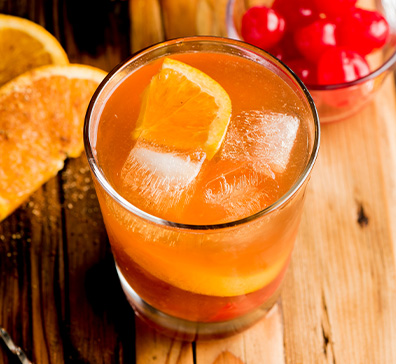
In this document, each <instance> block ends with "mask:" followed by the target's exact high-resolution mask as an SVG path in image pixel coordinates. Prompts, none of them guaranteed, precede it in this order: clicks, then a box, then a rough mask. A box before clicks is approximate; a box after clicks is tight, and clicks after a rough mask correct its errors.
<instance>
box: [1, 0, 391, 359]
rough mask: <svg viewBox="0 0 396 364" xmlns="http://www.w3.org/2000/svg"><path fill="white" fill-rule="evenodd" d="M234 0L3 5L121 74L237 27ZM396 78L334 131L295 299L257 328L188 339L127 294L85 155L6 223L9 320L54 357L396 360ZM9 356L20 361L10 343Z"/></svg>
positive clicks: (295, 278) (309, 220)
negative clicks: (149, 51)
mask: <svg viewBox="0 0 396 364" xmlns="http://www.w3.org/2000/svg"><path fill="white" fill-rule="evenodd" d="M225 3H226V1H225V0H129V1H127V0H124V1H121V0H84V1H78V0H63V1H62V0H34V1H33V0H18V1H15V0H0V12H2V13H7V14H14V15H19V16H22V17H25V18H28V19H31V20H33V21H35V22H37V23H39V24H41V25H43V26H45V27H46V28H47V29H48V30H49V31H50V32H52V33H53V34H54V35H55V36H56V37H57V38H58V39H59V40H60V41H61V43H62V45H63V46H64V47H65V49H66V51H67V53H68V55H69V57H70V60H71V61H72V62H79V63H85V64H91V65H94V66H98V67H101V68H103V69H104V70H107V71H109V70H110V69H111V68H112V67H113V66H115V65H116V64H117V63H118V62H120V61H121V60H122V59H124V58H126V57H127V56H128V55H130V54H131V53H132V52H134V51H136V50H139V49H141V48H142V47H145V46H147V45H149V44H151V43H153V42H157V41H161V40H163V39H165V38H173V37H175V36H180V35H189V34H220V35H224V34H225V30H224V6H225ZM394 83H395V80H394V78H393V77H389V78H388V79H387V81H386V83H385V84H384V85H383V87H382V88H381V90H380V92H379V93H378V95H377V96H376V98H375V100H374V101H373V102H372V103H371V104H369V105H368V106H367V107H366V108H365V109H364V110H362V111H361V112H359V113H358V114H357V115H355V116H353V117H351V118H350V119H349V120H346V121H343V122H339V123H334V124H331V125H324V126H323V128H322V144H321V151H320V154H319V159H318V161H317V164H316V167H315V169H314V172H313V175H312V178H311V183H310V185H309V188H308V191H307V200H306V208H305V212H304V216H303V219H302V223H301V229H300V233H299V236H298V241H297V245H296V249H295V252H294V256H293V260H292V264H291V267H290V269H289V271H288V274H287V276H286V280H285V284H284V289H283V293H282V297H281V299H280V301H279V302H278V304H277V305H276V306H275V307H274V308H273V310H272V311H271V312H270V314H269V315H268V317H267V318H266V319H264V320H262V321H261V322H259V323H258V324H256V325H255V326H254V327H252V328H251V329H250V330H248V331H246V332H244V333H242V334H240V335H237V336H235V337H232V338H230V339H225V340H221V341H214V342H198V343H192V344H191V343H184V342H177V341H173V340H171V339H168V338H165V337H163V336H160V335H158V334H156V333H155V332H153V331H152V330H151V329H150V328H148V327H147V326H146V325H145V324H144V323H142V322H140V321H139V320H138V319H136V318H135V317H134V315H133V313H132V310H131V309H130V307H129V306H128V304H127V302H126V300H125V299H124V296H123V293H122V291H121V288H120V285H119V283H118V279H117V276H116V273H115V271H114V265H113V261H112V257H111V252H110V248H109V244H108V241H107V237H106V233H105V230H104V226H103V223H102V220H101V214H100V211H99V206H98V203H97V200H96V196H95V191H94V189H93V185H92V182H91V178H90V174H89V169H88V165H87V162H86V160H85V157H84V156H82V157H80V158H78V159H74V160H69V161H68V162H67V164H66V167H65V168H64V170H63V171H61V172H60V173H59V175H58V176H57V177H56V178H54V179H52V180H51V181H49V182H48V183H47V184H46V185H45V186H43V188H41V189H40V190H39V191H37V192H36V193H35V194H34V195H33V196H32V197H31V198H30V199H29V201H27V202H26V203H25V204H24V205H23V206H21V208H20V209H18V210H17V211H16V212H15V213H14V214H12V215H11V216H10V217H9V218H7V219H6V220H5V221H3V222H2V223H0V326H3V327H5V328H6V329H7V330H8V331H9V333H10V334H11V336H12V338H13V339H14V341H15V343H16V344H17V345H19V346H21V347H22V348H23V349H24V350H25V352H26V353H27V355H28V357H29V358H30V359H31V360H33V361H34V362H35V363H37V364H39V363H40V364H41V363H64V362H65V363H138V364H146V363H149V364H150V363H153V364H154V363H155V364H157V363H159V364H162V363H163V364H165V363H166V364H176V363H177V364H248V363H249V364H256V363H257V364H261V363H266V364H284V363H290V364H291V363H292V364H311V363H312V364H317V363H327V364H344V363H345V364H361V363H362V364H363V363H364V364H365V363H370V364H371V363H378V364H394V363H396V256H395V251H396V99H395V88H394V86H395V85H394ZM0 363H4V364H8V363H14V364H15V363H17V361H16V360H15V358H13V357H12V356H11V355H10V354H9V353H8V352H7V351H6V348H5V345H3V344H0Z"/></svg>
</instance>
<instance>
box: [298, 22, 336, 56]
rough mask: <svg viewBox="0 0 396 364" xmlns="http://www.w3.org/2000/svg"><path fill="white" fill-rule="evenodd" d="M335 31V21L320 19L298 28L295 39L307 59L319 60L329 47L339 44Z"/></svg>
mask: <svg viewBox="0 0 396 364" xmlns="http://www.w3.org/2000/svg"><path fill="white" fill-rule="evenodd" d="M335 32H336V25H335V23H333V22H331V21H329V20H327V19H319V20H317V21H315V22H313V23H312V24H310V25H307V26H305V27H303V28H301V29H298V30H297V31H296V33H295V35H294V40H295V42H296V46H297V49H298V50H299V51H300V52H301V54H302V55H303V56H304V57H305V58H306V59H308V60H310V61H312V62H317V61H318V60H319V58H320V56H321V55H322V54H323V53H324V52H325V51H326V50H327V49H329V48H331V47H335V46H336V45H337V42H336V35H335Z"/></svg>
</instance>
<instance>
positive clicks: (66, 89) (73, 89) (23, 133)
mask: <svg viewBox="0 0 396 364" xmlns="http://www.w3.org/2000/svg"><path fill="white" fill-rule="evenodd" d="M105 75H106V73H105V72H104V71H102V70H99V69H96V68H93V67H90V66H83V65H67V66H54V65H52V66H43V67H40V68H37V69H35V70H32V71H29V72H26V73H24V74H23V75H21V76H19V77H17V78H15V79H13V80H12V81H10V82H8V83H7V84H5V85H4V86H3V87H1V88H0V221H1V220H2V219H4V218H5V217H6V216H7V215H9V214H10V213H11V212H12V211H13V210H14V209H15V208H17V207H18V206H19V205H20V204H21V203H22V202H23V201H24V200H25V199H26V198H27V197H28V196H29V195H30V194H31V193H32V192H33V191H35V190H36V189H38V188H39V187H40V186H41V185H42V184H43V183H44V182H46V181H47V180H49V179H50V178H51V177H53V176H54V175H56V174H57V172H58V171H59V170H60V169H62V167H63V164H64V160H65V158H66V157H67V156H71V157H77V156H78V155H80V154H81V152H82V150H83V140H82V133H83V123H84V116H85V112H86V109H87V107H88V104H89V101H90V99H91V97H92V95H93V93H94V91H95V89H96V88H97V86H98V84H99V83H100V82H101V80H102V79H103V78H104V76H105Z"/></svg>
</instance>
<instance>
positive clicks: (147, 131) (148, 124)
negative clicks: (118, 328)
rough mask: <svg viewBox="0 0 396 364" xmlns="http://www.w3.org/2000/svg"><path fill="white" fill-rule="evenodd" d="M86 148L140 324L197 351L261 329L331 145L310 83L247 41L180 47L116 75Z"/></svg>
mask: <svg viewBox="0 0 396 364" xmlns="http://www.w3.org/2000/svg"><path fill="white" fill-rule="evenodd" d="M85 137H86V140H85V141H86V149H87V155H88V158H89V161H90V165H91V167H92V170H93V174H94V176H95V186H96V189H97V193H98V198H99V202H100V205H101V209H102V212H103V218H104V221H105V225H106V229H107V232H108V235H109V239H110V243H111V246H112V251H113V254H114V257H115V261H116V265H117V271H118V273H119V276H120V279H121V283H122V286H123V288H124V291H125V293H126V295H127V297H128V299H129V300H130V302H131V303H132V305H133V306H134V308H135V310H136V312H137V313H138V314H140V315H142V316H143V317H144V318H145V319H147V320H148V321H150V322H152V323H154V324H155V325H157V326H159V327H161V328H162V329H164V331H168V332H170V331H173V332H178V333H179V336H180V337H184V338H190V339H191V338H196V337H211V336H216V335H219V334H224V333H229V332H233V331H238V330H240V329H243V328H245V327H246V326H248V325H250V324H251V323H253V322H254V321H256V320H257V319H258V318H259V317H261V316H262V315H263V313H264V312H265V311H266V310H267V309H268V308H269V307H270V306H271V305H272V304H273V302H274V300H275V299H276V294H277V292H278V289H279V286H280V283H281V281H282V279H283V276H284V273H285V270H286V268H287V266H288V263H289V260H290V256H291V253H292V249H293V245H294V241H295V238H296V234H297V229H298V225H299V221H300V217H301V211H302V205H303V195H304V190H305V186H306V182H307V177H308V175H309V173H310V170H311V168H312V166H313V163H314V161H315V158H316V155H317V151H318V145H319V124H318V119H317V115H316V111H315V108H314V106H313V103H312V101H311V99H310V96H309V94H308V93H307V91H306V90H305V88H304V87H303V86H302V85H301V84H300V82H299V81H298V80H297V79H296V78H295V77H294V76H293V75H292V74H291V73H290V72H289V71H288V70H287V69H286V68H285V67H284V66H283V65H282V64H280V63H279V62H278V61H277V60H275V59H274V58H272V57H271V56H269V55H268V54H266V53H265V52H262V51H260V50H258V49H256V48H254V47H251V46H248V45H244V44H242V43H239V42H235V41H231V40H224V39H223V40H222V39H216V38H210V37H203V38H186V39H183V40H182V41H180V40H179V41H177V40H176V41H169V42H166V43H163V44H160V45H157V46H154V47H152V48H150V49H147V50H145V51H143V52H141V53H139V54H137V55H135V56H134V57H132V59H130V60H129V61H127V62H126V63H125V64H124V65H122V66H120V67H118V68H117V69H116V70H115V71H113V72H112V74H111V76H110V77H109V78H108V79H107V80H106V81H105V83H104V84H103V85H102V86H101V87H100V89H99V90H98V92H97V94H96V96H95V97H94V99H93V102H92V103H91V106H90V109H89V111H88V114H87V123H86V128H85Z"/></svg>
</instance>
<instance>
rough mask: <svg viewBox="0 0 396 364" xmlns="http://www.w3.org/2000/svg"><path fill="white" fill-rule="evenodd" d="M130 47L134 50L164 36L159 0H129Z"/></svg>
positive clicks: (160, 39)
mask: <svg viewBox="0 0 396 364" xmlns="http://www.w3.org/2000/svg"><path fill="white" fill-rule="evenodd" d="M129 6H130V19H131V49H132V51H133V52H136V51H138V50H140V49H142V48H145V47H148V46H149V45H152V44H155V43H158V42H161V41H163V40H164V38H165V34H164V26H163V22H162V14H161V7H160V2H159V0H130V3H129Z"/></svg>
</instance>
